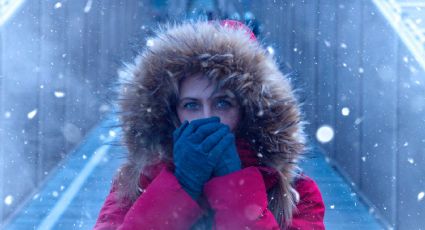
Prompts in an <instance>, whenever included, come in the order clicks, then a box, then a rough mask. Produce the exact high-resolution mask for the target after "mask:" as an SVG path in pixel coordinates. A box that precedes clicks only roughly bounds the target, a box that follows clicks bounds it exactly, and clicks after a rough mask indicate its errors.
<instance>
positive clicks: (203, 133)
mask: <svg viewBox="0 0 425 230" xmlns="http://www.w3.org/2000/svg"><path fill="white" fill-rule="evenodd" d="M221 127H223V124H221V123H219V122H212V123H207V124H203V125H201V126H200V127H198V129H197V130H196V131H195V132H194V133H193V134H192V135H191V136H190V139H191V141H193V142H194V143H201V142H203V141H204V140H205V138H207V137H208V136H210V135H211V134H213V133H214V132H216V131H217V130H219V129H220V128H221Z"/></svg>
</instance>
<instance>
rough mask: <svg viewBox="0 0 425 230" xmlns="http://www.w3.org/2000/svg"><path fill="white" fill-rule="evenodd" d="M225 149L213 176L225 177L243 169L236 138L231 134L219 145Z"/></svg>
mask: <svg viewBox="0 0 425 230" xmlns="http://www.w3.org/2000/svg"><path fill="white" fill-rule="evenodd" d="M218 145H222V147H221V148H222V149H224V151H223V153H222V154H221V157H220V159H219V161H218V163H217V165H216V167H215V168H214V171H213V176H224V175H227V174H230V173H232V172H236V171H239V170H240V169H241V159H240V157H239V154H238V151H237V149H236V144H235V136H234V135H233V133H231V132H229V133H228V134H227V135H226V136H225V137H224V138H223V140H221V141H220V143H218Z"/></svg>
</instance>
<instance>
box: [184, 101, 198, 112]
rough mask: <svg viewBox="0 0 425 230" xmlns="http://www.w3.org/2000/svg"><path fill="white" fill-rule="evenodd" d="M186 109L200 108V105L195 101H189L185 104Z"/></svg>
mask: <svg viewBox="0 0 425 230" xmlns="http://www.w3.org/2000/svg"><path fill="white" fill-rule="evenodd" d="M183 107H184V108H185V109H189V110H195V109H198V108H199V105H198V104H197V103H195V102H188V103H185V104H184V105H183Z"/></svg>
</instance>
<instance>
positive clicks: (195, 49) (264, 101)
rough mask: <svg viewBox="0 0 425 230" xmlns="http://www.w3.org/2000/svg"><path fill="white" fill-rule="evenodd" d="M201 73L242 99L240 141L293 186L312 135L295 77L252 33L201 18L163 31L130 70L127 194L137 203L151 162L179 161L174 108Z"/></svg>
mask: <svg viewBox="0 0 425 230" xmlns="http://www.w3.org/2000/svg"><path fill="white" fill-rule="evenodd" d="M199 72H200V73H202V74H203V75H204V76H206V77H208V78H209V79H211V80H212V81H214V82H218V87H219V88H221V89H228V90H230V91H231V92H232V93H233V94H234V95H235V96H236V97H237V99H238V101H239V103H240V104H241V107H242V114H243V117H242V119H241V121H240V125H239V126H238V130H237V132H236V136H238V137H241V138H245V139H246V140H248V141H249V142H250V143H251V144H252V146H253V147H254V149H255V151H257V152H258V153H259V156H262V157H261V159H260V162H261V164H262V165H265V166H272V167H274V168H276V169H278V170H279V171H280V172H281V173H282V175H283V178H285V179H286V181H285V182H284V183H285V185H283V187H286V188H291V185H290V183H291V181H292V180H293V178H294V170H295V169H296V167H297V159H298V157H299V156H300V154H301V153H302V152H303V151H304V143H305V138H304V133H303V127H302V126H303V123H302V122H301V117H300V115H301V114H300V109H299V106H298V102H297V100H296V98H295V96H294V93H293V90H292V87H291V84H290V81H289V79H288V78H287V76H284V75H283V74H282V73H281V72H280V70H279V69H278V66H277V64H276V61H275V60H274V59H273V57H271V56H270V55H268V53H267V52H266V50H265V49H264V48H262V47H261V45H260V44H259V43H258V42H257V41H253V40H250V38H249V36H247V34H246V31H245V30H242V29H232V28H228V27H226V26H221V25H220V24H219V23H218V22H205V21H198V22H186V23H183V24H179V25H168V26H165V27H163V28H160V29H159V31H158V32H157V33H156V36H155V37H154V38H153V39H152V40H151V41H150V43H149V46H147V47H146V48H145V49H144V51H143V52H142V53H141V54H140V55H139V56H138V57H137V58H136V61H135V64H134V65H129V66H126V68H125V70H124V71H123V72H122V73H126V74H124V75H125V76H126V77H125V78H123V82H122V88H121V91H120V97H119V100H120V107H121V122H122V128H123V131H124V144H125V145H126V146H127V147H128V150H129V155H128V162H127V163H126V164H125V165H124V166H123V167H122V170H121V171H120V174H119V178H118V181H119V184H120V185H121V191H122V193H123V196H124V197H127V198H130V199H131V200H134V199H135V198H136V197H134V196H135V194H134V193H135V192H134V191H137V183H138V181H137V179H138V177H137V176H136V175H138V174H139V173H140V171H141V170H142V168H144V167H145V166H146V162H157V161H158V160H162V161H171V159H172V144H173V143H172V133H173V131H174V129H175V128H176V127H178V126H179V125H180V122H179V121H178V118H177V115H176V112H175V108H174V107H175V104H176V101H177V99H178V86H179V82H180V81H181V80H182V79H183V78H184V77H186V76H189V75H191V74H194V73H199ZM260 154H261V155H260Z"/></svg>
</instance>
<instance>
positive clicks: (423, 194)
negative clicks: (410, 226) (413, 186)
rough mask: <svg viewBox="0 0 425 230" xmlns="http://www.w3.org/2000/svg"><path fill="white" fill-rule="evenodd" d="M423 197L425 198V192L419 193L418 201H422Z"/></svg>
mask: <svg viewBox="0 0 425 230" xmlns="http://www.w3.org/2000/svg"><path fill="white" fill-rule="evenodd" d="M424 197H425V192H420V193H419V194H418V201H422V200H423V199H424Z"/></svg>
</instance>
